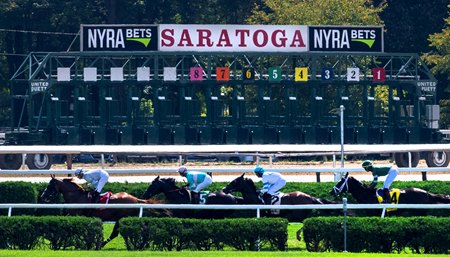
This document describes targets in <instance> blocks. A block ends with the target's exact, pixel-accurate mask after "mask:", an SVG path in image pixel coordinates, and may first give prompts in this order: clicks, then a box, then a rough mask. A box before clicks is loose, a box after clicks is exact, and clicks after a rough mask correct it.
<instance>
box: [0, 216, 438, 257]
mask: <svg viewBox="0 0 450 257" xmlns="http://www.w3.org/2000/svg"><path fill="white" fill-rule="evenodd" d="M301 227H302V224H301V223H291V224H289V227H288V250H287V251H286V252H280V251H264V250H263V251H260V252H241V251H234V250H226V251H181V252H176V251H171V252H168V251H166V252H161V251H150V250H145V251H127V250H126V247H125V242H124V240H123V238H122V237H121V236H119V237H117V238H115V239H114V240H113V241H111V242H110V243H108V244H107V245H106V247H105V248H104V249H102V250H100V251H77V250H68V251H52V250H48V249H42V250H32V251H19V250H0V257H6V256H7V257H12V256H18V257H61V256H64V257H66V256H67V257H84V256H88V257H140V256H145V257H148V256H157V257H166V256H167V257H208V256H214V257H236V256H237V255H242V256H245V257H253V256H255V257H291V256H292V257H294V256H295V257H311V256H323V257H325V256H326V257H329V256H331V257H343V256H357V257H360V256H363V257H378V256H389V254H380V253H329V252H326V253H315V252H314V253H310V252H307V251H306V246H305V242H304V241H301V242H300V241H298V240H297V239H296V233H297V231H298V230H299V229H300V228H301ZM112 228H113V225H112V224H105V225H104V235H105V238H107V237H108V236H109V234H110V233H111V230H112ZM395 256H401V257H419V256H420V257H431V256H434V257H437V256H439V257H440V256H445V255H437V254H420V255H419V254H412V253H400V254H395Z"/></svg>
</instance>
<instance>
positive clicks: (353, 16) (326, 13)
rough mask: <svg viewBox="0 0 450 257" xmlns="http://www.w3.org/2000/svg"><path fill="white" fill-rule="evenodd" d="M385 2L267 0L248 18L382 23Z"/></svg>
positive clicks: (303, 22) (267, 21) (304, 22)
mask: <svg viewBox="0 0 450 257" xmlns="http://www.w3.org/2000/svg"><path fill="white" fill-rule="evenodd" d="M384 8H385V5H384V3H381V4H379V5H377V6H374V5H373V3H372V1H371V0H346V1H341V0H303V1H298V0H285V1H278V0H263V5H261V6H256V7H255V9H254V10H253V13H252V15H251V16H250V17H249V18H248V20H247V21H248V22H249V23H251V24H300V25H372V26H373V25H382V24H383V21H382V20H381V19H380V17H379V14H380V12H381V11H382V10H383V9H384Z"/></svg>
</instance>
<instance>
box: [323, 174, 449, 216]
mask: <svg viewBox="0 0 450 257" xmlns="http://www.w3.org/2000/svg"><path fill="white" fill-rule="evenodd" d="M376 191H377V189H376V188H370V187H369V186H368V185H366V184H364V183H362V182H360V181H359V180H357V179H356V178H354V177H352V176H349V175H348V173H346V174H345V176H344V177H342V178H341V180H340V181H339V182H338V183H337V184H336V185H335V186H334V187H333V189H332V190H331V191H330V194H331V195H334V196H338V195H339V194H341V193H344V192H349V193H350V194H352V196H353V197H354V198H355V200H356V201H357V202H358V203H360V204H376V203H379V201H378V197H377V192H376ZM391 200H396V202H397V203H399V204H437V203H450V196H448V195H446V196H444V195H439V194H433V193H430V192H427V191H425V190H423V189H420V188H407V189H404V190H400V194H399V195H398V197H395V198H391ZM402 210H405V209H402ZM408 211H411V210H408ZM398 212H399V211H397V213H398ZM413 213H414V214H416V215H419V214H420V215H425V214H426V210H419V209H417V210H415V211H414V212H413Z"/></svg>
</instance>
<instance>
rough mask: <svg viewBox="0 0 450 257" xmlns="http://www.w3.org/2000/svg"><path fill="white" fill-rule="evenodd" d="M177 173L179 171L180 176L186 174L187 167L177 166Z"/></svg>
mask: <svg viewBox="0 0 450 257" xmlns="http://www.w3.org/2000/svg"><path fill="white" fill-rule="evenodd" d="M178 173H180V175H181V176H184V175H186V173H187V168H186V167H184V166H181V167H179V168H178Z"/></svg>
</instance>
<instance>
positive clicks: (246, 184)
mask: <svg viewBox="0 0 450 257" xmlns="http://www.w3.org/2000/svg"><path fill="white" fill-rule="evenodd" d="M244 175H245V173H244V174H242V175H241V176H239V177H237V178H236V179H234V180H233V181H231V182H230V183H229V184H228V185H227V186H226V187H225V188H224V189H223V192H225V193H231V192H240V193H241V194H242V197H243V198H244V203H245V204H264V202H263V201H262V199H260V197H259V193H258V190H257V189H256V186H255V183H254V182H253V180H252V179H250V178H245V177H244ZM334 203H336V202H333V201H329V200H325V199H319V198H316V197H313V196H310V195H308V194H305V193H303V192H298V191H297V192H291V193H285V194H283V196H282V197H281V202H280V204H281V205H298V204H334ZM310 212H311V210H280V213H279V215H276V216H281V217H285V218H287V219H288V220H289V221H303V220H304V219H305V218H306V217H307V216H308V215H309V214H310ZM269 216H270V214H269Z"/></svg>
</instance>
